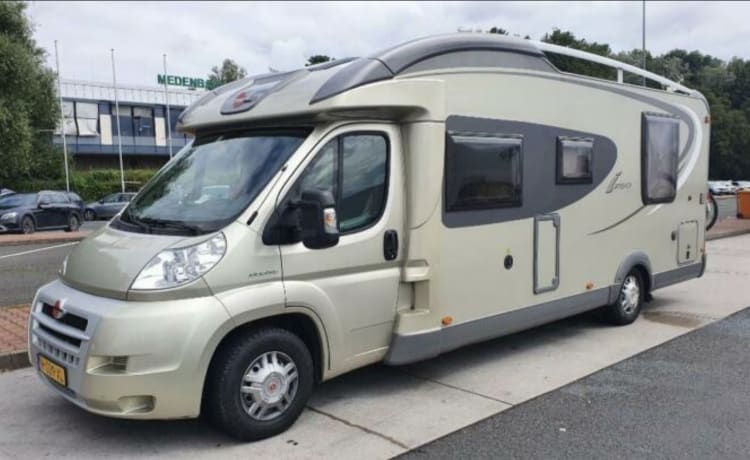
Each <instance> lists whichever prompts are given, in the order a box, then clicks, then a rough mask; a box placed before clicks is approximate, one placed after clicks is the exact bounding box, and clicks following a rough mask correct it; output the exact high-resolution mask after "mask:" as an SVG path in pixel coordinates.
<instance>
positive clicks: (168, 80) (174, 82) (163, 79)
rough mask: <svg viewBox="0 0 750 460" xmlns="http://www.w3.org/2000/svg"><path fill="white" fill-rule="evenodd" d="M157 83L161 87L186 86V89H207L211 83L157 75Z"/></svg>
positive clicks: (182, 77)
mask: <svg viewBox="0 0 750 460" xmlns="http://www.w3.org/2000/svg"><path fill="white" fill-rule="evenodd" d="M156 82H157V83H158V84H160V85H165V84H166V85H169V86H184V87H186V88H207V87H209V86H211V85H210V84H209V82H206V80H204V79H202V78H192V77H186V76H184V75H163V74H157V75H156Z"/></svg>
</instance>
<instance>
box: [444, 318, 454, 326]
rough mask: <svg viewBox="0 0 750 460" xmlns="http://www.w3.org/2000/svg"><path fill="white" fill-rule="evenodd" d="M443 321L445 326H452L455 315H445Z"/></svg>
mask: <svg viewBox="0 0 750 460" xmlns="http://www.w3.org/2000/svg"><path fill="white" fill-rule="evenodd" d="M441 322H442V323H443V326H450V325H451V323H452V322H453V317H452V316H443V319H442V321H441Z"/></svg>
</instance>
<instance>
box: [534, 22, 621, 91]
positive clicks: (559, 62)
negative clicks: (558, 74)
mask: <svg viewBox="0 0 750 460" xmlns="http://www.w3.org/2000/svg"><path fill="white" fill-rule="evenodd" d="M542 41H543V42H547V43H553V44H555V45H560V46H566V47H568V48H575V49H578V50H581V51H586V52H589V53H593V54H598V55H600V56H605V57H610V56H611V55H612V50H611V49H610V47H609V45H607V44H606V43H596V42H587V41H586V40H584V39H582V38H581V39H579V38H576V36H575V35H573V33H572V32H569V31H561V30H560V29H552V33H551V34H550V33H548V34H545V35H544V37H542ZM547 58H548V59H549V60H550V62H552V64H554V65H555V67H557V68H558V69H560V70H562V71H563V72H572V73H578V74H583V75H589V76H592V77H598V78H607V79H612V77H613V76H614V75H615V73H616V71H615V70H614V69H611V68H609V67H607V66H603V65H601V64H596V63H593V62H588V61H584V60H582V59H577V58H573V57H570V56H561V55H559V54H553V53H548V54H547Z"/></svg>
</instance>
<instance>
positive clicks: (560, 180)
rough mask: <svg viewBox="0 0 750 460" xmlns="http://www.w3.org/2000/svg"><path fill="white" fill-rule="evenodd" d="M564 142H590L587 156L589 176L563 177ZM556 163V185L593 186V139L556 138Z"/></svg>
mask: <svg viewBox="0 0 750 460" xmlns="http://www.w3.org/2000/svg"><path fill="white" fill-rule="evenodd" d="M566 141H570V142H590V144H591V153H590V155H589V174H588V176H586V177H565V175H564V171H563V164H564V153H565V150H564V148H563V147H564V144H565V142H566ZM556 143H557V147H556V148H557V151H556V156H557V163H556V165H555V166H556V171H557V172H556V174H555V176H556V179H555V183H556V184H557V185H575V184H593V183H594V152H595V149H594V138H592V137H575V136H557V141H556Z"/></svg>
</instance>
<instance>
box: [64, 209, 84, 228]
mask: <svg viewBox="0 0 750 460" xmlns="http://www.w3.org/2000/svg"><path fill="white" fill-rule="evenodd" d="M80 227H81V218H80V217H79V216H78V213H75V212H71V213H70V215H69V216H68V226H67V227H66V228H65V231H66V232H75V231H76V230H78V229H79V228H80Z"/></svg>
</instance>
